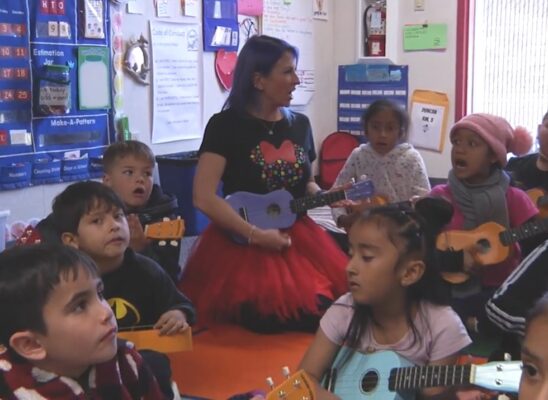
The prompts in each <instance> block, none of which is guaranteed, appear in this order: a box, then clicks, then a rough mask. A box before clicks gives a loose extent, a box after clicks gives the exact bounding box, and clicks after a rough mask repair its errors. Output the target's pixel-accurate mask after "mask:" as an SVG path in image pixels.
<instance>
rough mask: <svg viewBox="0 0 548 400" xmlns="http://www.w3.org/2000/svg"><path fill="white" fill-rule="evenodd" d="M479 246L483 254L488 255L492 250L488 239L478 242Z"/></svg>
mask: <svg viewBox="0 0 548 400" xmlns="http://www.w3.org/2000/svg"><path fill="white" fill-rule="evenodd" d="M477 245H478V246H479V247H480V251H481V252H482V253H486V252H488V251H489V250H490V249H491V243H489V240H487V239H480V240H478V242H477Z"/></svg>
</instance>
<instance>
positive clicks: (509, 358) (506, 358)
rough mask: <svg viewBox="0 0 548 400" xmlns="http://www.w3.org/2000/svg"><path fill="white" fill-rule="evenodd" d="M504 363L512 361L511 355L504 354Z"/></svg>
mask: <svg viewBox="0 0 548 400" xmlns="http://www.w3.org/2000/svg"><path fill="white" fill-rule="evenodd" d="M503 357H504V361H512V355H511V354H510V353H504V356H503Z"/></svg>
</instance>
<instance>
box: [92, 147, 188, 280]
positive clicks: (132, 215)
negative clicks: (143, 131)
mask: <svg viewBox="0 0 548 400" xmlns="http://www.w3.org/2000/svg"><path fill="white" fill-rule="evenodd" d="M155 164H156V163H155V159H154V154H153V153H152V150H151V149H150V148H149V147H148V146H147V145H146V144H144V143H142V142H139V141H136V140H127V141H123V142H116V143H113V144H111V145H110V146H109V147H108V148H107V149H106V151H105V153H104V155H103V169H104V176H103V183H104V184H105V185H107V186H109V187H111V188H112V190H114V192H115V193H116V194H117V195H118V196H119V197H120V199H122V201H123V203H124V205H125V207H126V211H127V221H128V225H129V231H130V238H131V239H130V243H129V246H130V247H131V248H132V249H133V250H135V251H136V252H138V253H140V254H143V255H145V256H147V257H150V258H152V259H153V260H155V261H156V262H158V264H160V266H161V267H162V268H163V269H164V270H165V271H166V272H167V273H168V275H169V276H170V277H171V279H173V281H174V282H178V281H179V275H180V272H181V267H180V265H179V252H180V241H179V243H178V244H179V246H172V245H167V246H160V245H159V243H158V242H157V241H151V240H149V239H147V238H146V237H145V234H144V226H145V225H146V224H150V223H152V222H158V221H162V219H163V218H164V217H168V218H174V217H175V213H176V210H177V198H176V197H175V196H172V195H169V194H166V193H163V192H162V188H161V187H160V186H158V185H157V184H155V183H153V172H154V167H155Z"/></svg>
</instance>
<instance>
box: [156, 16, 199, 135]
mask: <svg viewBox="0 0 548 400" xmlns="http://www.w3.org/2000/svg"><path fill="white" fill-rule="evenodd" d="M150 38H151V48H152V93H153V101H152V107H153V110H152V113H153V114H152V143H165V142H171V141H175V140H184V139H195V138H200V137H201V136H202V134H201V126H200V120H201V116H202V105H201V104H202V103H201V101H200V73H199V71H200V69H199V66H200V62H199V58H200V56H201V53H200V48H201V41H200V26H199V25H198V24H182V23H167V22H151V23H150Z"/></svg>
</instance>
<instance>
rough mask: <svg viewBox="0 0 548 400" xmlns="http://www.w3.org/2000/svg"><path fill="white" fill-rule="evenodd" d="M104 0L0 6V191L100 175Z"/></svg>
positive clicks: (105, 103) (106, 86)
mask: <svg viewBox="0 0 548 400" xmlns="http://www.w3.org/2000/svg"><path fill="white" fill-rule="evenodd" d="M108 11H109V10H108V1H107V0H55V1H42V0H2V2H1V3H0V190H9V189H15V188H20V187H26V186H30V185H38V184H43V183H54V182H62V181H73V180H79V179H86V178H89V177H94V176H97V175H98V174H100V173H101V171H100V166H99V164H100V163H98V162H97V160H96V157H97V156H99V155H100V154H102V151H103V149H104V147H105V146H107V145H108V144H109V143H110V142H111V141H112V140H113V134H114V133H113V132H114V130H113V129H112V118H111V115H110V108H111V89H110V88H111V61H110V46H109V40H110V38H109V34H110V23H109V17H108V16H109V12H108Z"/></svg>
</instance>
